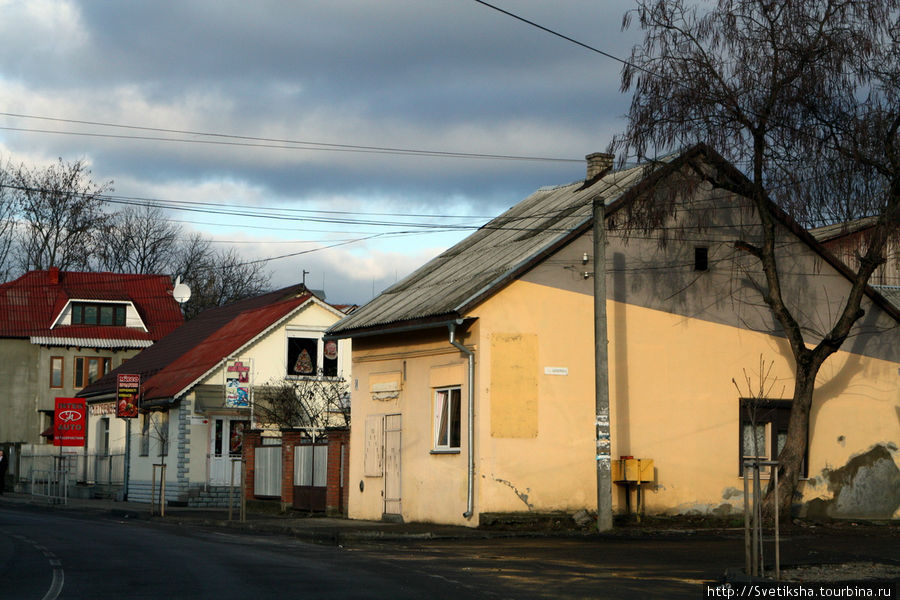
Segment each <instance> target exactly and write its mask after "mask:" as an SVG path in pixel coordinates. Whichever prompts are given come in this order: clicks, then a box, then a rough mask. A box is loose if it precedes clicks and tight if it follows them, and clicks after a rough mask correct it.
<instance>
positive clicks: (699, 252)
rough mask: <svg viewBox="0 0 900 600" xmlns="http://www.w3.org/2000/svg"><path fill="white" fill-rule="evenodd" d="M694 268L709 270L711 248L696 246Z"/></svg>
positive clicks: (696, 269)
mask: <svg viewBox="0 0 900 600" xmlns="http://www.w3.org/2000/svg"><path fill="white" fill-rule="evenodd" d="M694 270H695V271H708V270H709V248H707V247H706V246H696V247H695V248H694Z"/></svg>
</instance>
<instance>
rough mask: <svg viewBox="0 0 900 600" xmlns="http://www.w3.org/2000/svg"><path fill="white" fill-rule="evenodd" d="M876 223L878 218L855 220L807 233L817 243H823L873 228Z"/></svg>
mask: <svg viewBox="0 0 900 600" xmlns="http://www.w3.org/2000/svg"><path fill="white" fill-rule="evenodd" d="M876 221H878V217H863V218H861V219H856V220H855V221H847V222H845V223H835V224H834V225H825V226H824V227H816V228H815V229H810V230H809V233H810V234H811V235H812V236H813V237H814V238H816V241H817V242H820V243H824V242H828V241H831V240H833V239H835V238H839V237H841V236H845V235H848V234H851V233H856V232H857V231H861V230H863V229H868V228H869V227H873V226H874V225H875V222H876Z"/></svg>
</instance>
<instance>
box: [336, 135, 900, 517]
mask: <svg viewBox="0 0 900 600" xmlns="http://www.w3.org/2000/svg"><path fill="white" fill-rule="evenodd" d="M598 159H599V160H600V161H601V162H602V161H604V160H605V161H608V163H607V164H606V165H603V164H600V165H597V164H591V163H590V162H589V165H588V169H589V172H588V179H587V180H586V181H583V182H581V181H579V182H576V183H574V184H571V185H565V186H559V187H554V188H544V189H540V190H538V191H537V192H535V193H534V194H532V195H531V196H529V197H528V198H526V199H525V200H524V201H522V202H521V203H519V204H518V205H516V206H514V207H513V208H511V209H510V210H508V211H507V212H505V213H504V214H502V215H500V216H499V217H497V218H496V219H494V220H492V221H491V222H490V223H488V224H487V225H485V226H484V227H482V228H481V229H479V230H478V231H477V232H476V233H474V234H472V235H471V236H469V237H468V238H467V239H465V240H463V241H462V242H460V243H459V244H457V245H456V246H454V247H452V248H450V249H449V250H447V251H446V252H444V253H443V254H441V255H440V256H438V257H437V258H435V259H434V260H432V261H431V262H429V263H427V264H425V265H424V266H423V267H421V268H420V269H418V270H417V271H415V272H414V273H412V274H411V275H410V276H408V277H407V278H406V279H404V280H402V281H400V282H398V283H397V284H395V285H394V286H392V287H390V288H389V289H387V290H386V291H385V292H384V293H382V294H381V295H380V296H379V297H377V298H375V299H374V300H373V301H372V302H370V303H369V304H367V305H366V306H364V307H362V308H360V309H358V310H357V311H356V312H355V313H353V314H351V315H349V316H348V317H346V318H344V319H343V320H341V321H340V322H339V323H338V324H337V325H335V326H333V327H331V328H330V329H329V330H328V332H327V335H328V336H329V337H334V338H352V340H353V347H352V369H353V380H352V385H351V388H352V402H351V406H352V408H351V411H352V424H353V425H352V430H351V444H350V447H351V454H350V461H349V479H350V498H349V516H350V517H351V518H361V519H379V518H388V519H402V520H404V521H426V522H436V523H451V524H458V525H469V526H477V525H478V524H479V522H480V520H481V519H482V518H483V516H484V515H485V514H487V513H508V512H546V511H566V512H575V511H578V510H580V509H588V510H595V509H596V506H597V504H596V503H597V500H596V462H595V461H596V442H595V410H594V339H593V281H592V280H591V272H592V270H593V264H592V261H593V257H592V254H593V250H592V234H591V226H592V219H591V204H592V200H593V199H594V198H598V197H599V198H601V199H602V201H603V202H604V203H605V205H606V215H607V218H606V225H607V229H608V231H609V234H608V236H609V242H608V248H607V254H606V256H607V259H606V279H607V289H608V296H607V319H608V331H609V343H608V350H609V389H610V422H611V436H612V448H611V452H612V456H613V457H614V458H618V457H619V456H633V457H635V458H641V459H652V460H653V466H652V470H648V471H647V477H648V478H649V479H650V481H649V482H648V483H647V485H646V486H645V487H644V504H645V510H646V511H647V512H649V513H690V512H698V511H699V512H702V513H707V512H715V513H717V514H727V513H728V512H730V511H732V510H735V511H736V510H739V509H738V507H739V506H741V505H742V502H743V496H742V494H743V481H742V478H741V473H740V466H739V465H740V462H741V457H742V456H743V455H745V454H747V451H748V449H747V447H746V446H747V444H748V443H749V442H748V440H751V441H752V440H753V439H754V438H755V439H756V440H757V441H758V443H759V444H760V445H761V446H762V448H761V449H760V454H761V455H763V456H768V457H773V458H774V456H775V455H776V454H777V452H778V450H779V448H780V444H781V443H782V442H783V440H784V437H785V430H786V421H785V420H784V416H785V415H786V413H787V411H789V408H790V400H789V399H790V394H791V391H792V382H793V370H792V369H793V367H792V365H793V359H792V356H791V352H790V348H789V346H788V343H787V341H786V339H785V338H784V336H783V335H781V334H780V333H779V331H778V328H777V326H776V324H775V321H774V320H773V317H772V315H771V314H770V312H769V310H768V308H767V307H766V305H765V304H764V303H763V301H762V299H761V296H760V291H759V290H760V287H759V286H760V285H761V283H762V282H763V279H762V273H761V271H760V269H759V268H758V266H757V263H756V262H755V259H753V258H751V257H749V256H748V255H746V254H745V253H743V252H741V251H738V250H736V249H735V246H734V241H735V240H737V239H744V240H749V241H751V242H752V241H753V239H754V236H758V235H759V229H758V228H759V226H758V225H757V223H758V222H759V221H758V218H757V217H756V216H755V214H754V209H753V208H752V205H751V204H750V202H749V201H747V200H746V199H744V198H741V197H738V196H734V195H730V194H725V193H723V192H722V191H720V190H714V189H713V188H712V187H710V186H708V185H705V184H699V183H696V182H694V183H691V184H690V185H686V182H687V181H688V179H689V178H687V177H686V172H687V170H686V167H685V163H686V161H688V160H690V161H692V162H693V164H694V165H698V164H699V165H701V166H702V165H713V164H715V165H718V166H727V163H724V161H723V160H722V159H721V158H720V157H718V156H717V155H715V154H714V153H712V152H711V151H709V150H708V149H706V148H704V147H696V148H693V149H691V150H688V151H686V152H685V153H683V154H681V155H677V156H672V157H669V158H668V159H666V160H663V161H661V162H660V163H656V164H654V165H645V166H639V167H635V168H628V169H623V170H618V171H612V170H609V166H610V165H611V157H609V156H606V155H592V156H591V157H589V160H594V161H596V160H598ZM651 181H653V182H654V183H655V185H654V186H653V187H652V188H650V187H649V186H648V182H651ZM666 186H668V188H667V189H669V190H670V193H661V192H660V191H659V190H660V189H666ZM648 190H650V191H648ZM651 192H652V193H656V194H658V195H659V199H658V202H659V203H666V204H665V218H663V219H661V220H660V222H659V224H658V226H656V227H654V228H652V229H650V230H647V231H635V230H628V231H626V230H625V229H624V228H623V227H622V225H623V223H625V221H626V219H627V217H628V215H629V212H630V210H631V208H632V207H633V206H634V204H633V200H634V199H635V198H637V197H639V195H641V194H646V193H651ZM778 247H779V251H780V254H781V256H780V260H781V264H782V265H783V267H782V268H783V284H784V286H785V289H786V290H787V292H786V293H785V296H786V298H787V301H788V302H789V303H790V304H791V306H790V307H791V309H792V310H793V311H794V313H795V314H797V315H799V316H800V317H799V318H800V319H801V320H802V321H803V326H804V327H805V328H806V329H807V330H808V331H810V332H811V334H813V336H814V334H815V332H817V331H822V330H823V329H824V328H825V327H826V325H827V324H828V322H829V321H830V320H831V319H832V318H833V315H834V314H835V311H836V310H838V308H839V307H840V306H841V303H842V302H843V300H844V296H845V294H846V292H847V290H848V289H849V287H850V286H849V281H848V279H847V276H846V269H845V268H844V267H843V265H841V264H840V263H838V261H837V260H836V259H834V258H833V257H832V256H831V255H830V254H828V253H827V252H826V251H824V250H823V249H822V248H821V246H819V245H818V244H817V243H816V242H815V240H814V239H813V238H812V237H810V236H809V235H808V234H807V233H806V232H805V231H803V230H801V229H800V228H798V227H796V226H795V225H794V224H793V223H792V222H790V220H789V219H788V218H787V217H784V216H783V215H782V216H781V217H780V220H779V245H778ZM863 308H864V309H865V311H866V313H865V316H864V317H863V318H862V319H861V320H860V321H859V322H858V323H857V325H856V328H855V329H854V332H853V335H852V337H851V338H850V339H848V340H847V341H846V342H845V344H844V346H843V348H842V349H841V351H839V352H838V353H837V354H836V355H834V356H832V357H831V358H830V359H829V360H828V361H827V362H826V363H825V365H824V367H823V368H822V370H821V372H820V374H819V377H818V380H817V389H816V394H815V399H814V404H813V408H812V417H811V427H810V429H811V432H810V440H809V441H810V444H809V453H808V457H807V460H806V467H805V468H806V472H807V477H806V478H805V479H804V481H803V482H802V500H803V502H802V507H803V508H804V509H807V510H815V511H818V512H820V513H825V514H830V515H835V516H840V515H868V516H878V517H883V518H891V517H894V518H896V517H897V516H898V510H897V509H898V506H900V471H898V469H897V464H896V463H897V460H898V450H897V445H896V444H897V441H898V440H900V424H898V419H897V415H898V408H900V406H898V405H900V327H898V323H900V311H898V310H897V308H896V307H894V306H892V305H890V304H889V303H887V302H886V301H885V300H884V298H883V297H882V296H880V295H878V294H874V293H872V294H869V295H868V296H867V297H866V298H864V300H863ZM748 382H749V383H748ZM760 388H762V391H761V392H760ZM750 397H756V398H759V402H756V403H755V404H756V406H757V409H756V410H755V411H753V413H752V415H751V411H749V410H748V409H747V406H748V403H747V402H746V400H745V399H746V398H750ZM742 399H744V401H743V406H744V408H743V409H742ZM751 416H752V418H753V422H750V418H751ZM615 487H616V489H614V496H613V505H614V509H616V510H618V511H622V510H624V508H625V498H626V496H625V491H624V489H623V488H622V487H621V486H615Z"/></svg>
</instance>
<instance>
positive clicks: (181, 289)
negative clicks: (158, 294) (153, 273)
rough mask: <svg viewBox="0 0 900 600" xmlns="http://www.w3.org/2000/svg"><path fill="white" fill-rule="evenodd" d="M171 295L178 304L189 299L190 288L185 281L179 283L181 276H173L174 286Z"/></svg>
mask: <svg viewBox="0 0 900 600" xmlns="http://www.w3.org/2000/svg"><path fill="white" fill-rule="evenodd" d="M172 297H173V298H174V299H175V302H177V303H178V304H184V303H185V302H187V301H188V300H190V299H191V288H189V287H188V286H187V284H186V283H181V276H178V277H176V278H175V288H174V289H173V290H172Z"/></svg>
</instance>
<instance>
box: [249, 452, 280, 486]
mask: <svg viewBox="0 0 900 600" xmlns="http://www.w3.org/2000/svg"><path fill="white" fill-rule="evenodd" d="M253 468H254V471H253V473H254V475H253V477H254V480H253V493H254V494H255V495H257V496H278V497H280V496H281V446H260V447H258V448H256V458H255V460H254V465H253Z"/></svg>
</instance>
